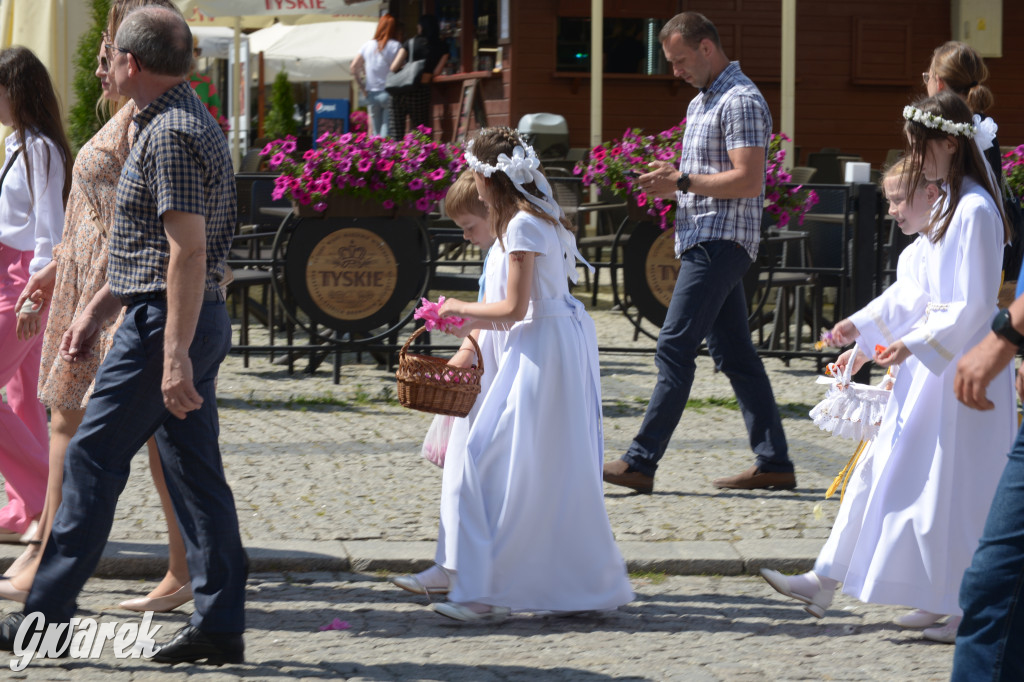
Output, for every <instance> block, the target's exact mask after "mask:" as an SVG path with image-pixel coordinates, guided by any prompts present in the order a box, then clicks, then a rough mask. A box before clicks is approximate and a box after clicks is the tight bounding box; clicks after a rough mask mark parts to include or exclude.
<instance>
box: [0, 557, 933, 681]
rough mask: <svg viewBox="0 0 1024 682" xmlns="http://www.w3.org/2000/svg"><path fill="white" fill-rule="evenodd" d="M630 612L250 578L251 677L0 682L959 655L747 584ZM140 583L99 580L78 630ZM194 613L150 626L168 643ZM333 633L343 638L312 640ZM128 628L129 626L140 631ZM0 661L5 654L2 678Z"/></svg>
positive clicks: (847, 609) (644, 589)
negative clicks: (490, 621) (472, 608)
mask: <svg viewBox="0 0 1024 682" xmlns="http://www.w3.org/2000/svg"><path fill="white" fill-rule="evenodd" d="M633 585H634V589H635V590H636V594H637V596H636V600H635V601H633V602H632V603H630V604H628V605H626V606H625V607H623V608H621V609H619V610H618V611H614V612H609V613H605V614H600V615H595V616H590V617H575V618H555V617H544V616H538V615H516V616H513V617H512V618H510V619H509V620H507V621H505V622H504V623H501V624H496V625H463V624H459V623H456V622H454V621H449V620H446V619H444V618H443V617H441V616H439V615H437V614H435V613H433V612H431V611H429V610H428V609H427V608H425V604H426V600H425V598H422V597H416V596H415V595H409V594H408V593H405V592H402V591H401V590H399V589H397V588H394V587H392V586H391V585H390V584H389V583H386V582H382V581H381V580H380V579H379V577H376V576H372V575H358V574H322V573H321V574H313V573H307V574H292V575H281V574H260V575H253V576H252V577H251V578H250V580H249V593H248V600H249V601H248V618H249V623H248V627H249V630H248V633H247V634H246V660H247V663H246V664H245V665H234V666H225V667H223V668H217V669H214V668H206V667H197V666H190V665H179V666H175V667H173V668H168V667H166V666H162V665H159V664H156V663H151V662H148V661H145V660H132V659H125V660H117V659H115V658H114V655H113V648H112V647H110V646H108V647H106V648H105V649H104V652H103V656H102V657H101V658H100V660H81V659H60V660H56V661H50V660H46V661H38V662H34V663H32V664H31V665H30V666H29V668H28V669H27V670H26V671H24V672H22V673H8V672H6V671H5V672H4V674H3V675H4V676H5V677H7V678H9V679H28V680H32V681H33V682H35V681H42V680H81V679H87V680H92V679H104V680H107V681H108V682H121V681H135V680H161V682H163V681H165V680H168V681H170V680H185V679H198V680H204V681H207V680H210V681H213V680H216V681H217V682H220V681H221V680H235V679H246V680H267V681H278V680H282V679H297V680H303V679H343V680H381V681H383V680H441V681H455V680H467V681H468V680H472V681H474V682H477V681H495V682H497V681H499V680H500V681H506V680H509V681H511V680H522V681H524V682H533V681H535V680H559V681H561V680H574V681H575V680H578V681H581V682H591V681H594V682H596V681H597V680H657V681H659V682H660V681H663V680H685V681H687V682H711V681H716V680H749V681H750V682H755V681H757V682H761V681H762V680H773V681H774V680H879V681H884V682H891V681H892V680H945V679H948V678H949V671H950V667H951V663H952V654H953V647H951V646H948V645H943V644H934V643H930V642H924V641H922V640H921V639H920V636H919V635H918V634H916V633H913V632H909V631H901V630H899V629H898V628H897V627H896V626H895V625H893V624H892V622H891V620H892V617H893V616H894V615H896V614H897V613H899V611H898V610H897V609H894V608H893V607H883V606H874V605H865V604H861V603H859V602H856V601H854V600H852V599H849V598H848V597H845V596H842V595H840V596H838V597H837V598H836V602H835V604H834V608H833V609H832V610H831V611H829V612H828V614H827V615H826V617H825V618H823V619H822V620H816V619H814V618H811V617H810V616H808V615H806V614H805V613H804V611H803V610H802V609H801V608H799V606H797V605H795V604H793V603H789V602H787V601H786V600H783V599H781V598H776V597H777V595H775V593H774V592H771V590H769V589H768V587H767V586H766V585H765V584H764V582H763V581H761V580H760V579H756V578H751V577H741V578H719V577H700V576H689V577H675V576H670V577H665V578H660V577H656V578H654V579H652V578H649V577H647V578H645V577H638V578H634V580H633ZM139 590H140V585H139V584H138V583H137V582H131V581H123V580H93V581H91V582H90V583H89V584H88V585H87V587H86V591H85V593H84V595H83V599H82V605H83V607H84V608H83V613H82V614H81V615H83V616H94V617H95V616H96V615H97V612H98V613H99V614H101V615H100V617H101V618H102V619H103V620H111V619H115V620H118V621H125V620H129V619H126V618H125V615H124V612H120V613H117V612H111V611H100V609H102V608H104V607H105V606H108V605H110V604H115V603H117V601H119V600H120V599H123V598H125V597H126V596H127V595H132V594H137V593H138V592H139ZM189 610H190V609H188V608H186V609H183V612H181V613H171V614H157V616H156V618H155V620H154V623H156V624H161V625H163V626H164V627H163V628H162V630H161V631H159V632H158V633H157V634H156V639H157V641H158V642H162V641H165V640H166V639H167V637H168V636H169V635H170V634H171V633H173V632H174V631H175V630H176V629H177V628H178V627H179V626H180V625H181V624H183V623H184V622H185V619H186V615H187V613H188V612H189ZM334 619H338V620H340V621H342V623H343V624H347V625H348V629H345V630H328V631H320V627H322V626H324V625H326V624H328V623H331V622H332V621H334ZM129 622H134V623H138V622H139V621H138V619H137V618H132V619H130V621H129ZM6 663H7V659H5V658H4V657H3V656H0V665H4V664H6Z"/></svg>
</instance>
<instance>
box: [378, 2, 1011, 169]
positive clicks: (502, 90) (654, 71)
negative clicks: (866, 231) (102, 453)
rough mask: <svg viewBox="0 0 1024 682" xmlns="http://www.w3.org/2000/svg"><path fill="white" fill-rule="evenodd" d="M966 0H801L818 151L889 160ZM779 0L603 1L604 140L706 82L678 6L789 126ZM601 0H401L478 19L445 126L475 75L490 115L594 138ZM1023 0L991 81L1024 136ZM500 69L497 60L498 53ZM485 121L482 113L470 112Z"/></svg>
mask: <svg viewBox="0 0 1024 682" xmlns="http://www.w3.org/2000/svg"><path fill="white" fill-rule="evenodd" d="M957 1H958V0H857V2H849V1H848V0H798V3H797V45H796V122H795V130H791V131H784V132H787V133H789V134H791V136H792V137H793V138H794V143H795V145H796V146H797V147H798V148H799V149H800V150H801V151H802V158H806V154H807V153H808V152H812V151H817V150H819V149H821V148H823V147H834V148H838V149H840V150H841V151H842V152H843V153H850V154H859V155H861V156H862V157H863V158H864V159H865V160H867V161H870V162H871V163H872V165H875V166H878V165H880V164H881V163H882V162H883V161H884V159H885V156H886V153H887V151H888V150H889V149H891V148H896V147H900V146H901V145H902V138H901V134H900V126H901V124H902V120H901V111H902V108H903V106H904V105H905V104H907V103H908V102H910V101H911V100H913V99H914V98H916V97H918V96H921V95H923V94H924V85H923V83H922V79H921V72H922V71H926V70H927V68H928V63H929V61H930V58H931V53H932V50H933V49H934V48H935V47H937V46H938V45H940V44H942V43H943V42H945V41H946V40H949V39H951V37H952V32H951V28H950V18H951V12H952V9H951V4H952V3H953V2H957ZM781 4H782V3H781V0H604V12H605V29H604V30H605V33H604V35H605V50H604V54H603V55H602V56H601V57H602V60H603V63H604V64H605V68H606V71H607V73H606V74H605V76H604V117H603V132H602V139H604V140H608V139H612V138H615V137H619V136H621V135H622V133H623V131H625V130H626V129H627V128H643V129H644V130H646V131H648V132H656V131H660V130H663V129H665V128H668V127H670V126H671V125H673V124H675V123H677V122H678V121H679V120H681V119H682V118H683V117H684V116H685V113H686V106H687V104H688V103H689V101H690V99H691V98H692V97H693V95H694V94H695V91H694V90H693V89H692V88H691V87H690V86H688V85H687V84H686V83H685V82H683V81H680V80H677V79H675V78H673V77H672V75H671V73H669V72H667V71H668V70H667V68H666V67H667V65H666V64H665V62H664V57H663V55H662V53H661V47H660V44H658V43H657V30H658V28H659V27H660V24H661V23H662V22H663V21H664V20H665V19H667V18H669V17H671V16H672V15H674V14H676V13H677V12H681V11H685V10H693V11H699V12H702V13H704V14H705V15H706V16H707V17H708V18H709V19H711V20H712V21H713V22H715V24H716V25H717V27H718V29H719V32H720V34H721V38H722V45H723V47H724V49H725V51H726V54H727V55H728V56H729V57H730V59H734V60H738V61H739V62H740V64H741V66H742V68H743V70H744V72H745V73H747V75H749V76H750V77H751V78H752V79H753V80H754V81H755V83H757V85H758V87H760V89H761V91H762V92H763V93H764V96H765V98H766V100H767V101H768V104H769V106H770V108H771V110H772V113H773V116H774V117H775V120H776V123H775V129H776V130H778V129H779V123H778V120H779V103H780V68H781V67H780V61H781ZM590 5H591V0H393V1H392V11H393V12H394V13H396V15H398V16H399V19H400V21H402V23H403V24H404V25H405V26H406V27H407V29H408V28H409V27H410V26H411V27H415V24H416V17H417V16H418V13H419V12H433V13H436V14H438V16H439V18H440V19H441V20H442V26H443V27H444V26H447V27H454V26H470V27H471V29H472V28H475V29H476V30H475V31H474V30H470V31H469V32H466V31H457V35H456V36H455V37H454V38H452V39H451V40H452V42H453V43H454V44H455V45H456V49H457V50H459V51H460V54H462V55H466V56H467V58H465V59H461V60H459V63H458V65H457V66H456V67H454V70H456V73H452V74H450V75H445V76H442V77H441V78H440V79H439V80H438V81H437V82H436V83H435V85H434V88H433V101H434V105H433V116H434V123H435V129H436V130H438V131H439V132H438V135H439V136H440V137H442V138H443V139H452V138H453V137H454V136H455V134H456V126H457V125H458V121H459V115H460V113H462V112H460V109H459V107H460V104H461V100H462V98H463V94H464V93H465V92H466V90H467V88H466V87H465V85H466V83H467V81H470V80H473V81H476V83H477V90H478V92H479V94H481V95H482V104H483V107H484V109H485V111H486V114H487V122H488V124H490V125H515V124H516V123H517V122H518V121H519V119H520V118H521V117H522V116H523V115H524V114H528V113H535V112H549V113H555V114H561V115H562V116H564V117H565V118H566V119H567V122H568V126H569V134H570V145H571V146H573V147H586V146H588V140H589V125H590V74H589V61H588V60H589V30H590V29H589V21H590V20H589V17H590ZM1020 25H1024V3H1021V2H1016V1H1015V0H1014V1H1004V3H1003V18H1002V26H1003V43H1002V57H999V58H994V57H990V58H987V59H986V63H987V65H988V67H989V70H990V78H989V80H988V82H987V85H988V86H989V87H990V88H991V89H992V91H993V93H994V94H995V98H996V104H995V106H994V107H993V108H992V109H991V110H990V111H989V112H988V113H990V114H991V115H992V116H993V117H994V118H995V120H996V121H997V122H998V123H999V126H1000V128H999V140H1000V143H1001V144H1003V145H1017V144H1021V143H1024V70H1021V69H1020V68H1019V67H1020V65H1021V64H1024V41H1016V40H1015V39H1013V37H1012V31H1011V30H1010V28H1011V27H1013V26H1020ZM498 64H500V66H499V67H498V68H493V69H492V65H495V66H497V65H498ZM471 127H473V128H475V127H476V123H475V121H474V122H473V123H472V124H471Z"/></svg>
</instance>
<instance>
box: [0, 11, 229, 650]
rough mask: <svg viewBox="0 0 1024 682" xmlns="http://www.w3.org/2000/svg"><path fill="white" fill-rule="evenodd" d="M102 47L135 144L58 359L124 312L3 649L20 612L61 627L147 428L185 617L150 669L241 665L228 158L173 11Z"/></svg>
mask: <svg viewBox="0 0 1024 682" xmlns="http://www.w3.org/2000/svg"><path fill="white" fill-rule="evenodd" d="M108 48H109V49H108V54H107V58H108V60H109V75H108V77H109V78H111V79H113V81H114V84H115V85H116V87H117V89H118V91H119V92H120V93H121V94H122V95H125V96H127V97H130V98H131V99H132V100H133V101H134V102H135V105H136V106H137V107H138V109H139V113H138V114H136V115H135V129H136V136H135V142H134V144H133V145H132V149H131V153H130V154H129V155H128V159H127V160H126V161H125V164H124V168H123V170H122V172H121V176H120V180H119V181H118V185H117V195H116V208H115V212H114V225H113V228H112V230H111V234H110V241H109V250H110V260H109V263H108V266H107V284H106V286H105V287H104V288H103V289H100V291H99V292H98V293H97V294H96V295H95V296H94V297H93V299H92V301H91V302H90V303H89V304H88V305H87V306H86V308H85V310H83V312H82V313H81V314H80V315H79V316H78V317H76V319H75V321H74V322H72V324H71V327H70V328H69V329H68V331H67V332H66V333H65V335H64V338H63V340H62V342H61V348H60V353H61V356H62V357H64V359H66V360H68V361H69V362H75V360H76V359H78V358H81V357H84V356H87V355H88V354H89V353H90V352H91V350H92V348H93V347H94V345H95V343H96V341H97V339H98V337H99V329H100V325H101V323H102V322H103V321H104V320H105V319H107V318H108V317H111V316H113V315H116V314H117V313H118V312H119V311H120V310H121V307H122V305H123V306H124V307H125V313H124V322H123V323H122V324H121V326H120V327H118V329H117V332H116V333H115V334H114V342H113V346H112V347H111V349H110V350H109V352H108V353H107V356H106V358H105V360H104V361H103V364H102V365H101V366H100V369H99V372H98V373H97V375H96V386H95V390H94V391H93V394H92V397H91V398H90V400H89V403H88V405H87V406H86V409H85V416H84V417H83V420H82V424H81V426H80V427H79V428H78V431H77V432H76V433H75V435H74V437H73V438H72V440H71V442H70V444H69V445H68V449H67V454H66V461H65V466H64V485H63V499H62V501H61V505H60V508H59V509H58V511H57V516H56V517H55V519H54V522H53V528H52V530H51V532H50V538H49V541H48V542H47V543H46V548H45V549H44V550H43V558H42V560H41V562H40V565H39V570H38V571H37V573H36V578H35V581H34V582H33V583H32V589H31V591H30V592H29V595H28V599H27V601H26V602H25V609H24V611H23V612H22V613H13V614H9V615H7V616H6V617H5V618H3V619H2V620H0V649H4V650H9V651H10V650H13V649H14V647H15V644H16V643H18V642H19V641H20V640H19V638H18V637H17V633H18V629H19V627H20V626H21V624H22V623H23V622H24V621H25V618H26V616H27V615H29V614H35V613H37V612H38V613H40V614H42V616H43V617H44V618H45V622H46V624H47V625H48V626H50V625H53V626H57V627H59V626H60V625H61V624H66V623H68V622H70V621H71V618H72V617H73V616H74V614H75V610H76V600H77V597H78V594H79V592H80V591H81V589H82V587H83V586H84V585H85V582H86V581H87V580H88V579H89V576H90V575H92V573H93V571H94V570H95V568H96V565H97V564H98V563H99V560H100V558H101V556H102V554H103V547H104V545H105V544H106V541H107V537H108V536H109V534H110V528H111V526H112V524H113V520H114V511H115V507H116V505H117V498H118V496H119V495H120V493H121V491H122V490H124V487H125V484H126V482H127V480H128V474H129V472H130V468H131V459H132V457H133V456H134V455H135V454H136V453H137V452H138V450H139V448H140V447H142V444H143V443H145V442H146V440H147V439H148V438H149V437H150V436H152V435H154V434H155V435H156V441H157V445H158V448H159V450H160V459H161V462H162V464H163V469H164V474H165V477H166V480H167V487H168V490H169V491H170V494H171V500H172V502H173V504H174V511H175V515H176V516H177V518H178V522H179V524H180V526H181V531H182V536H183V537H184V539H185V548H186V553H187V558H188V567H189V573H190V575H191V578H192V589H193V593H194V596H195V612H194V613H193V614H192V617H191V619H190V622H189V624H188V625H186V626H184V627H183V628H182V629H181V630H179V631H178V633H177V634H176V635H175V636H174V638H173V639H172V640H171V641H170V642H169V643H168V644H166V645H164V646H162V647H160V648H159V649H158V650H157V651H156V652H155V654H154V655H153V660H154V661H157V662H161V663H171V664H173V663H181V662H196V661H206V662H207V663H210V664H214V665H220V664H222V663H242V662H243V661H244V644H243V640H242V632H243V631H244V629H245V581H246V575H247V560H246V556H245V550H244V549H243V548H242V542H241V537H240V535H239V531H238V515H237V513H236V511H235V502H234V497H233V496H232V494H231V489H230V488H229V487H228V484H227V481H226V480H225V477H224V466H223V462H222V461H221V453H220V448H219V446H218V444H217V438H218V433H219V425H218V417H217V401H216V395H215V390H214V383H215V381H216V378H217V370H218V369H219V367H220V363H221V362H222V361H223V359H224V357H225V355H226V354H227V352H228V350H229V349H230V346H231V323H230V320H229V319H228V315H227V311H226V309H225V307H224V297H223V293H222V292H221V288H220V282H221V280H222V278H223V276H224V267H225V263H224V260H225V257H226V256H227V253H228V250H229V248H230V246H231V238H232V234H233V232H234V224H235V218H236V212H237V197H236V195H235V180H234V173H233V170H232V167H231V155H230V153H229V150H228V146H227V141H226V140H225V139H224V134H223V133H222V132H221V130H220V126H218V125H217V122H216V121H215V120H214V119H213V117H212V116H211V115H210V113H209V112H208V111H207V110H206V108H205V107H204V106H203V104H202V102H201V101H200V100H199V98H198V97H196V96H195V93H193V92H192V89H191V87H189V84H188V80H187V76H188V72H189V69H190V67H191V63H192V35H191V31H190V30H189V28H188V24H186V23H185V20H184V18H182V16H181V14H180V13H178V12H177V11H176V10H172V9H168V8H165V7H153V6H146V7H141V8H139V9H136V10H134V11H132V12H131V13H129V14H128V15H127V17H126V18H125V19H124V20H123V21H122V22H121V26H120V28H119V29H118V31H117V35H116V36H115V37H114V41H113V42H112V43H111V44H109V45H108ZM65 632H70V630H65Z"/></svg>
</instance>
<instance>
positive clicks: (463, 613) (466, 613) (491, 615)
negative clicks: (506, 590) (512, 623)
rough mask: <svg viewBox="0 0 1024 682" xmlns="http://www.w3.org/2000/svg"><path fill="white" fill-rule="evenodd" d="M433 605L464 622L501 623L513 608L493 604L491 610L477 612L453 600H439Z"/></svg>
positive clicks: (436, 608) (452, 617)
mask: <svg viewBox="0 0 1024 682" xmlns="http://www.w3.org/2000/svg"><path fill="white" fill-rule="evenodd" d="M432 606H433V608H434V610H435V611H437V612H438V613H440V614H441V615H442V616H447V617H448V618H451V619H452V620H458V621H462V622H463V623H500V622H501V621H503V620H505V619H506V618H508V615H509V614H510V613H512V609H510V608H508V607H507V606H492V607H490V610H489V611H484V612H483V613H477V612H476V611H474V610H473V609H471V608H469V607H468V606H466V605H464V604H459V603H457V602H451V601H447V602H439V603H437V604H433V605H432Z"/></svg>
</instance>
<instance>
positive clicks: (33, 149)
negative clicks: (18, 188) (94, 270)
mask: <svg viewBox="0 0 1024 682" xmlns="http://www.w3.org/2000/svg"><path fill="white" fill-rule="evenodd" d="M47 152H49V159H47ZM25 153H26V154H28V155H29V157H30V158H31V164H32V208H31V210H30V212H29V220H30V221H31V222H32V223H34V225H33V233H34V235H35V249H34V255H33V257H32V260H31V262H30V263H29V266H28V271H29V273H30V274H34V273H36V272H38V271H39V270H41V269H42V268H43V267H45V266H46V265H47V264H48V263H49V262H50V261H51V260H53V247H54V246H56V245H57V244H59V243H60V239H61V234H63V232H64V159H63V158H62V157H61V153H60V150H59V149H58V148H57V145H55V144H54V143H53V142H51V141H50V140H49V139H48V138H45V137H42V136H39V137H33V138H32V140H31V141H30V142H29V143H28V145H27V149H26V150H25ZM47 161H49V169H47Z"/></svg>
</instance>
